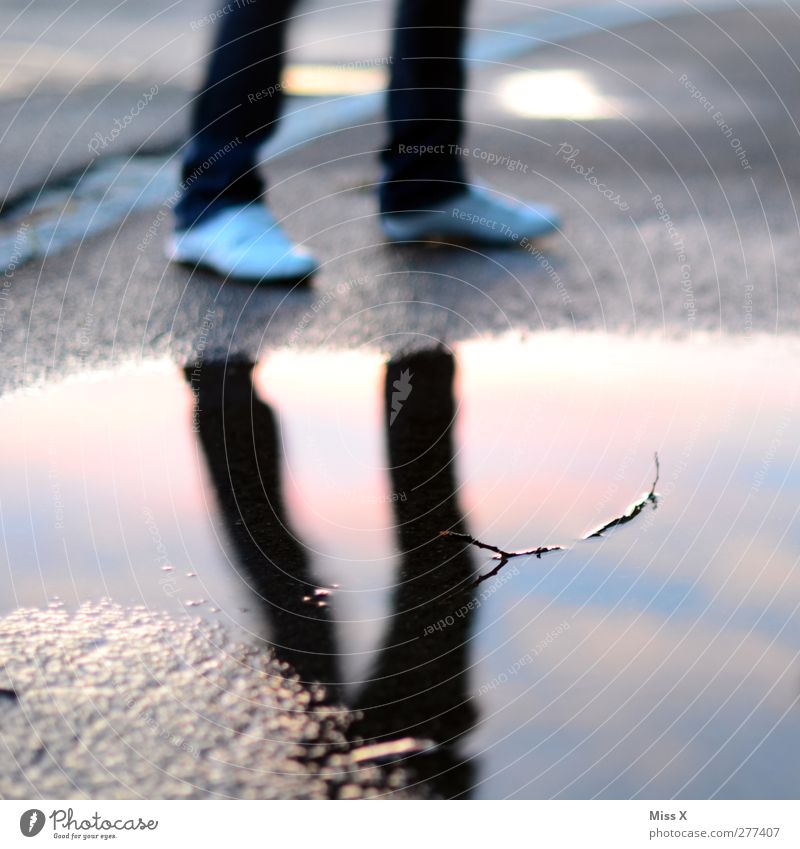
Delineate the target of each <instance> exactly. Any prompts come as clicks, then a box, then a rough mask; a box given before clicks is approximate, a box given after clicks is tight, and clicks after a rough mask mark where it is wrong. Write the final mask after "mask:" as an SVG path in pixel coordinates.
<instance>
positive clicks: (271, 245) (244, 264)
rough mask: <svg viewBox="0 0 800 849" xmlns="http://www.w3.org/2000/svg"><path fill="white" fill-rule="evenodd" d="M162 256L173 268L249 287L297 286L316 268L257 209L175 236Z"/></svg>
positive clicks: (220, 216)
mask: <svg viewBox="0 0 800 849" xmlns="http://www.w3.org/2000/svg"><path fill="white" fill-rule="evenodd" d="M166 254H167V258H168V259H171V260H173V261H174V262H181V263H187V264H190V265H194V266H202V267H205V268H210V269H211V270H212V271H215V272H216V273H217V274H221V275H222V276H223V277H233V278H236V279H239V280H247V281H249V282H252V283H258V282H261V281H267V282H269V281H275V280H302V279H303V278H304V277H308V276H309V275H310V274H313V273H314V272H315V271H316V270H317V267H318V266H317V263H316V261H315V260H314V258H313V257H312V256H311V254H310V253H309V252H308V251H307V250H305V248H301V247H299V246H298V245H295V244H294V243H293V242H292V241H291V240H290V239H289V237H288V236H287V235H286V234H285V233H284V232H283V230H282V229H281V228H280V226H279V225H278V223H277V222H276V221H275V219H274V217H273V216H272V215H271V214H270V212H269V210H267V208H266V207H265V206H263V204H260V203H252V204H248V205H246V206H229V207H225V208H224V209H222V210H220V211H219V212H217V213H214V214H213V215H209V216H208V218H207V219H204V220H202V221H199V222H198V223H197V224H195V225H194V226H192V227H190V228H189V229H188V230H176V231H175V233H174V234H173V235H172V237H171V238H170V240H169V242H168V243H167V246H166Z"/></svg>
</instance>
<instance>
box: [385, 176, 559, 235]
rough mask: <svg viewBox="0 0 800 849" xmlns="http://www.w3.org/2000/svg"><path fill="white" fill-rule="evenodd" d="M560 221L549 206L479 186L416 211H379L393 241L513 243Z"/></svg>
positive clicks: (544, 232)
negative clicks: (492, 191)
mask: <svg viewBox="0 0 800 849" xmlns="http://www.w3.org/2000/svg"><path fill="white" fill-rule="evenodd" d="M560 224H561V220H560V218H559V216H558V213H556V212H555V211H554V210H553V209H550V207H547V206H538V205H536V206H533V205H528V204H524V203H519V202H517V201H509V200H506V199H504V198H499V197H497V196H496V195H495V194H492V193H490V192H488V191H487V190H486V189H482V188H480V187H478V186H470V187H469V188H468V189H466V191H464V192H462V193H461V194H459V195H456V196H455V197H452V198H448V199H447V200H446V201H444V202H443V203H440V204H435V205H433V206H431V207H429V208H428V209H425V210H420V211H419V212H396V213H383V214H382V215H381V228H382V229H383V232H384V235H385V236H386V238H387V239H389V241H392V242H418V241H449V242H465V241H466V242H472V243H474V244H482V245H513V244H519V243H520V242H522V241H523V240H525V239H528V240H530V239H535V238H538V237H539V236H545V235H547V234H548V233H553V232H554V231H555V230H557V229H558V228H559V226H560Z"/></svg>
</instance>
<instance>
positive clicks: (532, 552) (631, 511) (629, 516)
mask: <svg viewBox="0 0 800 849" xmlns="http://www.w3.org/2000/svg"><path fill="white" fill-rule="evenodd" d="M654 456H655V464H656V476H655V479H654V480H653V485H652V486H651V487H650V491H649V492H647V493H646V494H645V495H643V496H642V497H641V498H640V499H639V500H638V501H634V502H633V504H631V505H630V506H629V507H628V509H627V510H626V511H625V512H624V513H623V514H622V515H621V516H617V517H616V518H614V519H611V520H610V521H608V522H606V523H605V524H603V525H601V526H600V527H599V528H597V529H596V530H594V531H592V532H591V533H588V534H587V535H586V536H584V537H581V541H584V540H588V539H595V538H597V537H600V536H602V535H603V534H604V533H605V532H606V531H608V530H610V529H611V528H615V527H618V526H619V525H625V524H627V523H628V522H630V521H632V520H633V519H635V518H636V517H637V516H638V515H639V513H641V512H642V510H644V508H645V507H646V506H647V505H648V504H652V505H653V509H654V510H655V509H656V507H657V506H658V493H656V485H657V484H658V479H659V476H660V474H661V464H660V463H659V460H658V452H656V453H655V455H654ZM440 536H443V537H448V538H450V539H454V540H459V541H461V542H465V543H467V544H468V545H473V546H475V548H481V549H483V550H485V551H491V552H492V560H498V561H500V562H499V563H498V564H497V566H495V567H494V568H493V569H491V570H490V571H489V572H486V573H484V574H483V575H478V577H477V578H476V579H475V580H474V581H473V582H472V585H471V586H470V589H474V588H475V587H477V586H479V585H480V584H482V583H483V582H484V581H487V580H488V579H489V578H493V577H494V576H495V575H496V574H497V573H498V572H499V571H500V570H501V569H502V568H503V567H504V566H505V565H506V564H507V563H508V561H509V560H511V559H512V558H514V557H537V558H541V556H542V555H543V554H548V553H549V552H551V551H568V550H569V546H564V545H541V546H538V547H536V548H526V549H524V550H523V551H505V550H504V549H502V548H500V547H499V546H497V545H491V544H490V543H488V542H482V541H481V540H479V539H476V538H475V537H473V536H470V534H462V533H458V532H456V531H440Z"/></svg>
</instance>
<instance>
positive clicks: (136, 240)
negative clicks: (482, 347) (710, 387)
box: [0, 5, 800, 389]
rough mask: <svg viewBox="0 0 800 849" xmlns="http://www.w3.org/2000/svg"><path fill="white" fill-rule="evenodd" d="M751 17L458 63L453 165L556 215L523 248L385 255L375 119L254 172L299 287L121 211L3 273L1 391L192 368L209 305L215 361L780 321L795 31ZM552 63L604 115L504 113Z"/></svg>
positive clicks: (157, 219) (782, 12)
mask: <svg viewBox="0 0 800 849" xmlns="http://www.w3.org/2000/svg"><path fill="white" fill-rule="evenodd" d="M754 16H755V13H753V12H751V11H724V12H719V13H717V14H715V15H712V16H709V17H708V18H705V17H702V16H698V15H684V16H681V17H677V18H672V19H671V20H670V21H669V23H664V22H658V21H656V22H652V23H645V24H640V25H637V26H632V27H625V28H623V29H621V30H620V31H619V33H616V32H598V33H596V34H593V35H587V36H583V37H580V38H577V39H569V40H565V41H564V43H563V45H559V44H553V45H551V46H547V47H544V48H542V49H539V50H537V51H536V52H534V53H532V54H531V55H530V56H529V57H522V58H520V59H518V60H515V61H514V62H508V63H488V62H487V63H484V64H483V65H482V66H481V67H479V68H478V69H476V70H475V71H474V72H473V74H472V76H471V89H472V90H471V92H470V98H469V118H470V127H469V134H468V138H467V141H466V149H465V153H464V155H465V156H466V157H467V158H468V161H469V164H470V166H471V171H472V173H473V174H474V176H475V178H476V179H478V180H480V181H483V182H485V183H487V184H490V185H492V186H493V187H495V188H496V189H497V190H499V191H506V192H509V193H510V194H513V195H515V196H518V197H519V196H521V197H524V198H532V199H545V200H547V201H549V202H550V203H552V204H554V205H555V206H556V207H557V208H558V209H559V210H560V212H561V213H562V215H563V218H564V222H565V225H564V230H563V232H562V233H560V234H558V235H557V236H555V237H553V238H551V239H549V240H547V241H546V242H542V244H541V245H538V246H535V247H534V248H533V249H529V250H525V249H524V248H520V249H519V250H501V251H492V252H476V251H474V250H467V249H460V248H455V247H441V248H429V247H419V248H415V247H405V248H398V247H392V246H388V245H386V244H384V243H383V242H382V240H381V238H380V234H379V230H378V227H377V222H376V220H375V212H376V209H375V201H374V194H373V191H372V188H373V187H374V184H375V181H376V180H377V178H378V168H377V164H376V151H378V150H379V149H380V147H381V144H382V138H383V132H382V127H381V124H380V121H376V120H369V121H366V122H365V123H364V125H362V126H356V127H354V128H352V129H349V130H343V131H340V132H338V133H334V134H332V135H326V136H324V137H322V138H320V139H319V140H318V141H316V142H314V143H312V144H309V145H307V146H305V147H303V148H300V149H298V150H296V151H294V152H291V153H289V154H287V155H285V156H282V157H279V158H278V159H275V160H273V161H271V162H270V163H269V168H268V171H269V175H270V180H271V184H272V188H271V190H270V201H271V203H272V205H273V207H274V209H275V210H276V211H277V212H278V214H279V215H280V216H281V218H282V219H283V220H284V223H285V225H286V227H287V229H288V230H289V231H290V232H291V233H292V234H293V235H294V236H295V237H296V238H297V239H299V240H301V241H303V242H305V243H307V244H308V245H309V246H310V247H312V248H313V249H314V250H315V251H316V253H317V254H318V255H319V257H320V258H321V260H322V262H323V268H322V271H321V273H320V275H319V276H318V277H317V278H316V279H315V280H314V282H313V285H312V286H311V287H310V288H307V289H304V290H298V289H296V290H292V291H286V290H283V289H272V290H270V289H263V288H262V289H259V290H251V289H249V288H247V287H242V286H239V285H236V284H234V283H232V282H225V283H223V282H222V281H221V280H219V279H217V278H215V277H213V276H210V275H207V274H205V273H201V272H195V273H190V272H189V271H187V270H185V269H182V268H176V267H173V266H170V265H169V264H167V263H166V262H165V261H164V260H163V258H162V254H161V243H162V241H163V239H164V237H165V235H166V233H167V230H168V227H169V205H168V203H167V204H162V205H160V206H159V205H155V206H152V207H150V208H148V209H146V210H140V211H138V212H133V213H131V214H130V216H128V217H127V218H126V219H125V220H124V221H122V222H120V223H115V224H114V225H113V226H112V227H111V229H110V230H108V231H107V232H105V233H102V234H100V235H96V236H89V237H88V238H86V239H85V240H84V241H83V242H82V243H80V244H79V245H78V246H74V247H73V248H71V249H67V250H64V251H62V252H61V253H56V254H54V255H51V256H50V257H49V258H48V259H47V260H46V261H45V262H44V263H41V262H39V263H31V264H27V265H21V266H20V267H19V268H17V269H16V270H15V271H14V273H13V274H11V275H10V276H8V277H6V278H5V295H6V299H5V309H4V313H3V325H2V342H1V343H0V344H2V346H3V353H4V358H5V363H6V368H5V369H4V373H3V384H4V387H5V388H6V389H8V388H10V387H12V386H19V385H22V384H28V383H30V382H32V381H37V380H39V379H41V378H42V377H45V376H55V375H61V374H64V373H67V372H69V371H73V370H76V369H77V370H80V369H84V368H86V367H87V366H89V365H106V364H108V363H109V362H112V361H118V360H128V359H130V358H134V359H135V358H138V357H145V358H149V357H154V356H164V355H166V356H171V357H175V358H176V359H178V360H181V359H184V358H187V357H189V356H190V355H191V352H192V349H193V346H194V345H195V344H196V340H197V337H198V334H199V329H200V327H201V325H202V321H203V317H204V316H206V314H207V312H208V310H209V309H213V310H214V314H215V320H214V328H213V331H212V333H211V335H210V337H209V338H208V340H207V341H208V346H209V347H208V349H207V351H208V352H214V353H216V354H219V355H223V356H224V355H226V354H227V353H228V352H231V351H236V352H240V353H248V354H249V355H256V354H257V353H258V352H259V351H260V350H262V349H264V348H268V347H271V346H276V345H287V344H289V345H297V346H304V345H318V344H321V343H326V344H334V345H346V346H358V345H374V346H376V347H379V348H381V347H389V348H391V347H392V346H394V345H401V344H406V343H407V342H408V338H409V333H410V334H412V335H415V334H424V335H426V336H433V337H435V338H437V339H457V338H463V337H465V336H470V335H473V334H476V333H484V332H493V333H496V332H501V331H504V330H508V329H516V330H520V331H523V332H526V331H531V330H537V329H540V328H557V327H564V328H583V329H597V330H604V331H617V330H625V331H632V330H652V331H663V330H666V331H667V332H668V333H670V334H683V335H686V334H691V333H697V332H701V331H702V332H710V333H716V332H719V331H726V332H731V333H736V334H744V335H747V334H751V333H755V332H766V333H775V332H783V331H791V330H793V329H794V326H795V317H796V316H797V314H798V294H797V287H796V285H795V281H796V279H797V271H798V269H797V263H798V259H797V257H798V254H797V251H796V249H795V245H796V241H797V231H798V222H797V216H796V210H795V205H794V184H795V182H796V180H797V174H798V167H799V166H798V159H797V156H796V155H795V148H796V141H797V127H796V125H795V117H794V116H796V115H797V114H800V110H798V89H797V86H796V85H795V78H796V77H795V74H796V65H795V61H796V60H795V58H793V55H794V56H797V54H798V45H800V23H798V19H797V16H796V15H795V13H794V11H793V10H791V9H787V8H785V7H779V6H772V5H765V6H763V8H760V9H759V11H758V13H757V20H758V22H759V23H758V26H756V25H754V20H756V18H755V17H754ZM778 33H779V34H780V43H781V46H782V48H783V49H781V50H778V49H776V47H775V39H776V37H777V35H776V34H778ZM553 69H559V70H560V71H567V72H569V73H568V74H567V86H568V89H569V86H570V85H572V86H575V85H577V86H578V93H579V94H580V96H581V97H583V100H580V99H579V100H578V101H576V102H577V103H578V104H579V105H580V104H583V105H582V106H581V108H583V109H590V111H591V110H592V109H594V110H595V111H597V110H598V109H599V110H600V111H601V113H602V112H603V110H605V113H604V117H595V118H593V119H591V120H586V119H575V120H570V119H567V118H557V119H554V118H546V117H536V116H532V117H529V116H527V115H525V114H519V112H523V113H524V112H526V111H530V109H531V107H530V106H529V100H528V96H527V95H526V94H525V88H524V86H525V85H528V84H532V85H534V86H535V85H540V84H541V80H544V81H545V85H546V84H547V80H548V79H549V78H548V77H547V76H546V74H547V73H549V72H551V71H552V70H553ZM540 72H541V73H544V74H545V76H544V77H541V78H539V77H537V74H538V73H540ZM518 74H523V77H522V83H520V82H519V79H520V78H519V77H518V76H517V75H518ZM525 74H527V76H524V75H525ZM682 75H685V78H686V79H685V80H684V81H681V77H682ZM510 78H512V80H511V86H512V87H511V92H512V94H509V90H508V85H509V79H510ZM520 85H522V89H519V88H517V89H514V88H513V86H517V87H519V86H520ZM689 85H691V86H693V88H692V89H690V88H689V87H688V86H689ZM504 86H506V88H505V89H504V88H503V87H504ZM584 89H586V91H584ZM515 91H516V92H517V93H516V94H513V92H515ZM520 91H521V93H519V92H520ZM693 91H697V92H700V93H701V94H702V97H703V98H704V99H705V100H704V101H702V102H701V101H700V99H699V98H698V97H693ZM503 92H505V94H504V95H503ZM581 92H583V94H581ZM587 92H588V93H587ZM501 95H503V96H502V97H501ZM587 97H588V101H587ZM514 98H516V101H515V100H514ZM597 98H599V100H597ZM530 101H531V102H533V103H534V104H535V102H536V98H535V96H534V95H530ZM587 103H588V104H589V105H588V106H587ZM598 103H599V104H600V105H599V106H598ZM704 104H710V105H711V106H713V110H712V111H709V109H708V108H707V105H704ZM715 115H718V117H717V118H716V119H715V117H714V116H715ZM719 116H721V117H719ZM720 121H722V122H723V123H724V126H723V125H721V124H720V123H719V122H720ZM733 139H737V140H738V148H737V149H734V148H733V147H732V145H731V141H732V140H733ZM476 151H477V153H476ZM482 151H483V152H485V153H487V154H488V153H491V154H493V155H494V156H495V158H496V159H497V160H499V162H500V164H494V165H492V164H489V163H488V160H487V159H486V158H481V156H482V153H481V152H482ZM570 151H571V153H570ZM737 151H738V153H737ZM742 151H743V152H744V153H745V154H746V162H743V161H742V156H741V153H742ZM503 157H505V159H503ZM135 161H136V160H134V162H135ZM509 166H511V167H509ZM160 167H161V166H159V168H160ZM164 167H165V168H166V167H168V166H167V165H165V166H164ZM156 174H158V175H159V176H157V177H156V180H155V182H156V184H159V183H160V181H161V180H164V182H165V183H166V184H167V186H169V185H171V184H170V182H169V180H166V179H165V178H164V177H163V176H162V175H161V174H159V172H158V169H156ZM595 177H596V179H597V181H598V183H599V184H602V187H604V188H598V186H597V185H595V184H594V183H593V182H591V181H592V179H594V178H595ZM163 196H164V197H167V189H164V190H163ZM625 207H627V208H625ZM21 235H22V236H23V237H24V236H25V234H24V232H23V233H22V234H21ZM207 355H210V353H207Z"/></svg>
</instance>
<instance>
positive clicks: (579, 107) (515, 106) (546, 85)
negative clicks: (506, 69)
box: [499, 71, 616, 121]
mask: <svg viewBox="0 0 800 849" xmlns="http://www.w3.org/2000/svg"><path fill="white" fill-rule="evenodd" d="M499 95H500V100H501V102H502V103H503V105H504V106H505V107H506V108H507V109H509V110H510V111H511V112H515V113H516V114H517V115H522V116H524V117H525V118H571V119H573V120H579V121H580V120H584V121H585V120H591V119H595V118H610V117H614V115H615V114H616V110H615V109H614V108H613V107H612V104H611V101H609V100H608V99H607V98H605V97H603V96H602V95H601V94H600V93H599V92H598V91H597V88H596V87H595V85H594V83H593V82H592V80H591V79H590V78H589V77H588V76H587V75H586V74H583V73H581V72H580V71H523V72H522V73H518V74H511V75H509V76H508V77H506V78H505V79H504V80H503V82H502V83H501V84H500V89H499Z"/></svg>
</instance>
